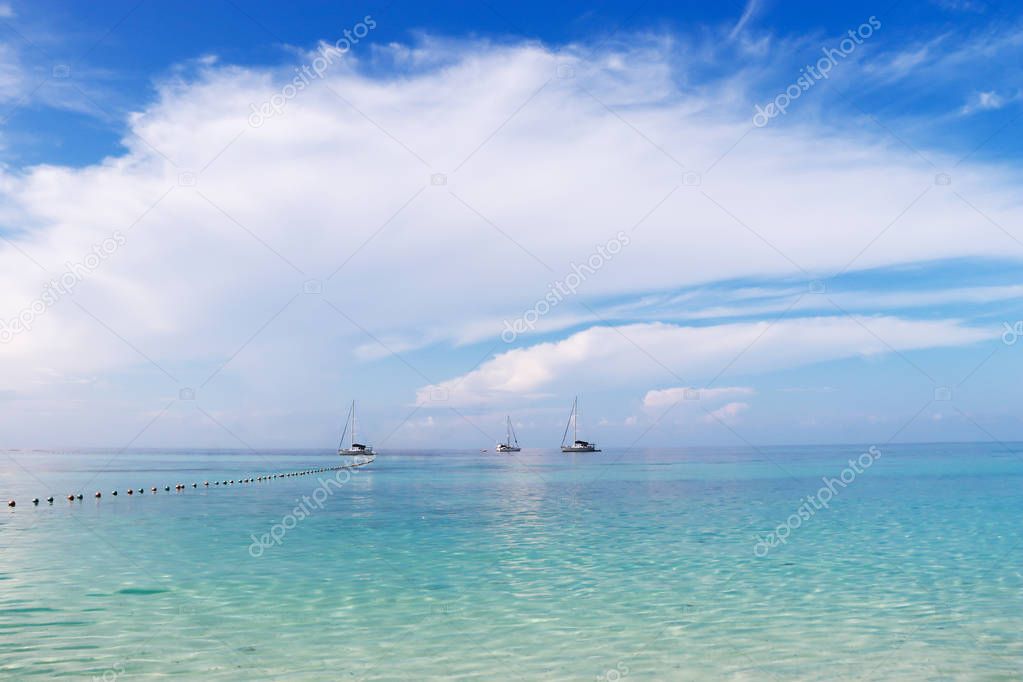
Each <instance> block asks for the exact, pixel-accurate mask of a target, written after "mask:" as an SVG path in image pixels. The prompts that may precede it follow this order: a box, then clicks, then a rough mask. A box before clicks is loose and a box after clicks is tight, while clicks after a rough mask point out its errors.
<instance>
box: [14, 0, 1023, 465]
mask: <svg viewBox="0 0 1023 682" xmlns="http://www.w3.org/2000/svg"><path fill="white" fill-rule="evenodd" d="M1021 57H1023V12H1021V10H1020V8H1019V7H1018V5H1014V4H1013V3H995V2H985V1H983V0H934V1H933V2H912V3H911V2H900V1H898V0H896V1H895V2H884V3H876V4H874V3H835V4H833V5H832V4H827V3H826V4H825V5H824V6H822V5H821V3H809V2H786V3H782V2H779V1H775V2H771V1H768V0H750V1H748V2H745V3H743V2H739V1H736V2H722V3H693V4H692V5H690V4H689V3H669V2H654V1H648V2H597V3H579V2H565V3H555V4H552V3H542V4H541V3H533V2H518V3H499V2H493V1H491V2H481V3H447V2H437V3H411V2H399V1H397V0H394V1H392V2H329V3H328V2H306V3H301V4H300V5H298V6H289V5H284V4H281V3H271V2H243V1H242V0H211V1H209V2H180V3H175V4H174V5H173V7H172V6H170V5H166V4H163V3H156V2H151V1H149V0H142V1H141V2H138V1H137V0H136V1H134V2H116V1H112V2H106V3H87V4H86V3H71V2H50V1H48V0H42V1H38V2H32V3H26V2H17V1H14V2H3V3H0V157H2V165H0V436H2V437H0V447H8V448H34V447H61V448H63V447H66V448H73V447H113V448H132V447H238V448H261V447H283V448H286V447H303V448H304V447H316V448H329V447H333V446H334V445H335V444H336V442H337V439H338V435H339V432H340V430H341V428H342V426H343V423H344V420H345V415H346V414H347V409H348V405H349V404H350V402H351V401H352V400H358V402H359V410H358V413H359V423H358V430H359V435H360V440H364V441H368V442H369V443H371V444H374V445H376V447H377V448H378V449H380V450H382V451H385V450H386V449H387V448H405V447H414V448H428V449H432V448H444V447H458V448H492V447H493V445H494V443H496V442H497V440H498V439H500V438H501V437H502V436H503V435H504V423H505V418H506V415H507V416H511V418H512V421H513V423H514V424H515V426H516V430H517V432H518V435H519V440H520V441H521V443H522V444H523V445H524V446H526V447H556V446H557V445H558V444H559V442H560V439H561V437H562V433H563V431H564V427H565V423H566V420H567V418H568V415H569V410H570V408H571V405H572V402H573V400H574V399H575V397H576V396H577V395H578V396H579V400H580V413H581V414H580V437H584V438H586V439H588V440H594V441H597V442H598V443H599V444H601V445H605V446H609V447H610V446H619V447H658V446H685V445H723V446H733V445H739V446H744V445H750V444H753V445H756V444H785V443H791V444H803V443H864V444H883V443H887V442H904V441H935V442H940V441H963V440H967V441H978V440H980V441H996V442H999V443H1003V444H1005V443H1011V442H1013V441H1016V440H1023V423H1021V420H1020V418H1019V410H1018V407H1017V403H1018V395H1019V388H1018V386H1017V384H1018V381H1017V380H1016V377H1018V376H1019V375H1020V370H1021V363H1020V358H1019V354H1020V353H1023V339H1020V342H1019V343H1017V338H1018V337H1023V304H1021V296H1020V295H1021V293H1023V282H1021V281H1020V275H1021V274H1023V228H1021V223H1023V221H1021V220H1020V219H1021V217H1023V205H1021V201H1023V194H1021V193H1020V191H1019V188H1020V179H1021V165H1020V162H1021V159H1023V143H1021V140H1023V136H1021V135H1020V131H1021V127H1023V122H1021V118H1023V79H1021V70H1023V69H1021V65H1023V59H1021Z"/></svg>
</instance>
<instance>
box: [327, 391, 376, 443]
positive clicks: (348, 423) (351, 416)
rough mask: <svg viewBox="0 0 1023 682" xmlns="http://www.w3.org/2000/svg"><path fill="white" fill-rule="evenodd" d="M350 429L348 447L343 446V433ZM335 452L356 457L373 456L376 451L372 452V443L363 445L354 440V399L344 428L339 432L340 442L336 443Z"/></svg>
mask: <svg viewBox="0 0 1023 682" xmlns="http://www.w3.org/2000/svg"><path fill="white" fill-rule="evenodd" d="M349 430H351V433H352V437H351V440H349V441H348V447H345V435H347V434H348V432H349ZM337 454H339V455H340V456H342V457H357V456H363V455H364V456H368V457H374V456H376V453H374V452H373V446H372V445H363V444H362V443H356V442H355V401H354V400H353V401H352V409H350V410H348V419H347V420H346V421H345V430H344V431H342V432H341V444H340V445H338V448H337Z"/></svg>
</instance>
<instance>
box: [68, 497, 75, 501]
mask: <svg viewBox="0 0 1023 682" xmlns="http://www.w3.org/2000/svg"><path fill="white" fill-rule="evenodd" d="M67 499H68V502H74V501H75V496H74V495H68V496H67Z"/></svg>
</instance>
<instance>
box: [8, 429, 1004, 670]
mask: <svg viewBox="0 0 1023 682" xmlns="http://www.w3.org/2000/svg"><path fill="white" fill-rule="evenodd" d="M864 450H865V448H863V447H848V446H835V447H819V446H818V447H811V448H777V447H775V448H763V449H761V450H759V451H754V450H747V449H742V450H740V449H736V450H727V449H703V450H701V449H684V450H683V449H679V450H650V451H641V452H632V453H629V454H627V455H625V453H623V452H622V451H616V450H607V451H605V452H603V453H601V454H598V455H585V456H577V457H575V458H574V459H573V458H572V457H571V456H565V455H562V454H561V453H555V452H546V451H530V450H524V451H523V452H521V453H518V456H517V457H512V456H510V455H496V454H493V453H490V454H480V453H475V452H474V453H466V452H454V453H450V452H398V453H385V454H382V455H381V456H380V457H378V459H377V461H376V462H375V463H374V464H373V465H371V466H370V467H367V468H364V469H361V470H359V471H358V472H357V473H354V474H353V475H352V476H351V479H350V480H348V481H347V482H345V483H344V484H343V486H341V487H340V488H339V489H336V487H334V486H332V487H331V493H330V494H329V495H328V496H327V497H324V496H323V495H324V494H323V493H316V489H317V488H318V487H320V486H321V484H319V483H317V477H316V476H305V477H299V478H289V479H284V480H274V481H269V482H257V483H252V484H246V485H242V486H240V485H238V484H236V485H234V486H233V487H230V488H227V489H220V488H211V489H209V490H205V489H203V488H201V487H200V488H199V489H198V490H192V489H191V488H190V487H189V488H188V489H187V490H186V491H185V492H184V493H181V494H177V493H174V492H173V491H172V492H170V493H165V492H163V490H162V488H163V486H164V485H170V486H171V487H172V488H173V486H174V484H175V483H178V482H181V483H186V484H188V485H189V486H190V485H191V483H192V482H193V481H195V482H199V483H200V484H201V482H202V481H203V480H210V481H211V482H212V481H213V480H215V479H224V478H234V479H238V478H240V477H247V476H249V475H256V474H260V473H265V472H270V471H293V470H299V469H303V468H307V467H310V466H332V465H334V464H336V460H337V458H336V457H332V456H331V455H329V454H327V453H315V452H278V451H272V452H271V451H267V452H261V453H251V452H225V451H212V452H210V451H191V452H180V451H178V452H158V451H146V452H125V453H122V454H120V455H117V456H116V457H115V458H113V460H112V461H111V457H112V456H113V455H114V454H115V453H113V452H66V453H50V452H36V451H8V452H7V453H6V455H7V456H6V457H5V456H0V496H2V497H3V498H4V499H7V498H12V497H13V498H15V499H17V501H18V507H17V508H16V509H14V510H8V509H6V508H5V509H4V511H3V512H2V513H0V677H2V678H8V679H32V678H36V677H38V678H52V677H60V676H66V677H80V678H87V679H91V678H92V677H100V676H103V675H104V674H106V675H107V677H106V679H108V680H111V679H125V680H128V679H153V678H157V677H164V676H169V675H173V674H178V675H182V676H186V677H188V678H191V679H206V680H237V679H247V680H262V679H267V680H271V679H273V680H279V679H297V680H324V679H331V680H337V679H342V680H344V679H352V680H396V679H414V680H420V679H437V678H441V677H445V678H451V679H464V680H493V679H497V678H516V679H552V680H563V679H564V680H569V679H572V680H577V679H578V680H597V679H605V680H615V679H625V680H628V679H637V680H639V679H657V680H693V679H726V680H728V679H730V680H764V679H768V680H770V679H784V680H789V679H795V680H819V679H892V680H940V679H947V680H958V679H985V680H1015V679H1020V678H1021V677H1023V635H1021V633H1023V608H1021V607H1023V570H1021V559H1023V546H1021V545H1023V529H1021V527H1023V486H1021V483H1023V462H1021V460H1020V459H1019V458H1018V457H1017V456H1014V455H1011V454H1009V453H1006V452H1005V450H1004V448H1001V447H999V446H995V445H986V444H977V445H919V446H886V447H883V448H882V457H881V458H880V459H879V460H878V461H877V462H875V463H874V464H873V465H872V466H870V468H868V469H866V470H864V471H863V473H861V474H859V475H858V476H857V477H856V478H855V480H854V481H853V482H852V483H850V484H849V485H848V486H847V487H846V488H843V489H841V490H840V491H839V493H838V494H837V495H835V497H834V499H832V500H831V502H830V508H828V509H821V510H820V511H817V512H816V513H815V514H814V515H813V516H812V517H811V518H810V519H808V520H806V521H802V522H801V524H800V525H799V527H798V528H794V529H793V530H792V533H791V535H790V536H789V538H788V539H787V542H786V543H785V544H783V545H779V546H777V547H775V548H773V549H771V550H770V552H769V553H768V554H767V555H766V556H764V557H762V558H761V557H757V556H756V555H755V554H754V547H755V545H756V542H757V538H758V537H763V536H764V534H765V533H768V532H770V531H771V530H772V529H774V528H776V527H777V526H778V525H779V524H782V523H784V522H785V521H786V518H788V517H789V515H791V514H793V513H794V512H796V510H797V508H798V507H799V506H800V505H801V504H802V503H803V500H804V499H805V497H806V496H807V495H812V494H814V493H815V492H816V491H817V490H818V489H819V488H820V487H821V477H822V476H828V477H837V476H839V474H840V472H841V471H842V469H843V468H845V467H846V466H847V460H848V459H849V458H850V457H856V456H858V455H859V454H860V453H862V452H863V451H864ZM0 454H2V453H0ZM616 461H618V464H617V465H614V466H609V465H611V464H612V463H614V462H616ZM19 464H20V466H19ZM97 472H101V473H97ZM323 476H324V477H325V478H326V477H329V476H330V475H329V474H323ZM129 485H130V486H132V487H135V488H139V487H144V488H146V489H147V490H148V489H149V488H150V487H151V486H153V485H156V486H159V487H160V492H159V493H158V494H157V495H155V496H154V495H151V494H149V493H147V494H146V495H145V496H144V497H143V498H138V497H133V498H128V497H125V496H124V495H123V491H124V489H125V488H126V487H128V486H129ZM115 487H116V488H117V489H118V490H119V491H120V492H121V495H120V496H118V497H117V498H112V497H111V496H110V494H109V492H110V490H111V489H112V488H115ZM95 490H101V491H103V494H104V496H103V498H102V499H101V500H99V501H97V500H94V499H92V497H91V495H92V493H93V492H94V491H95ZM69 492H82V493H83V494H84V495H85V499H84V500H83V501H82V502H76V503H74V504H69V503H68V502H67V501H66V500H65V499H64V497H65V496H66V495H67V493H69ZM50 494H52V495H53V496H54V497H55V498H57V499H56V500H55V502H54V504H53V505H52V506H49V505H47V504H46V503H45V501H44V502H42V504H41V505H40V507H38V508H33V507H32V506H31V504H30V502H29V501H30V499H31V498H32V497H40V498H42V499H45V497H46V496H47V495H50ZM303 496H306V498H307V499H308V500H310V501H311V503H306V508H307V509H308V510H309V511H310V513H309V514H308V516H307V517H306V518H304V519H302V520H297V516H298V513H297V512H296V511H295V508H296V506H301V504H302V497H303ZM314 498H319V499H320V500H321V501H322V504H323V506H322V509H319V508H317V502H316V499H314ZM289 514H292V515H294V516H295V520H296V523H295V525H294V527H292V528H290V529H287V530H286V531H285V532H284V535H283V537H282V538H281V541H280V543H279V544H267V545H265V546H264V547H262V551H259V549H258V548H257V549H253V548H254V547H258V546H254V545H253V536H255V537H256V538H259V537H260V536H261V535H262V534H264V533H269V532H270V531H271V528H272V527H273V525H274V524H278V523H282V522H284V521H285V519H286V517H287V516H288V515H289ZM287 524H288V525H290V521H289V522H287ZM279 530H280V529H278V532H279ZM268 537H269V536H268ZM254 554H256V555H257V556H253V555H254ZM609 671H612V672H610V673H609Z"/></svg>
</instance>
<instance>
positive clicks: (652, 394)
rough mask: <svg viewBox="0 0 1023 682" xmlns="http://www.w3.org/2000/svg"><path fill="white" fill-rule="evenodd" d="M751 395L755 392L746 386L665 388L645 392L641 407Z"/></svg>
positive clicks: (665, 405)
mask: <svg viewBox="0 0 1023 682" xmlns="http://www.w3.org/2000/svg"><path fill="white" fill-rule="evenodd" d="M753 393H755V391H754V390H753V389H752V388H750V387H748V386H723V387H721V388H704V389H701V388H699V387H695V386H682V387H678V388H665V389H660V390H654V391H647V394H646V395H645V396H644V397H643V407H650V408H653V407H667V406H669V405H674V404H675V403H677V402H679V401H680V400H693V401H697V400H699V401H701V402H702V401H706V400H711V401H713V400H719V399H721V398H730V397H735V396H746V395H753Z"/></svg>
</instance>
